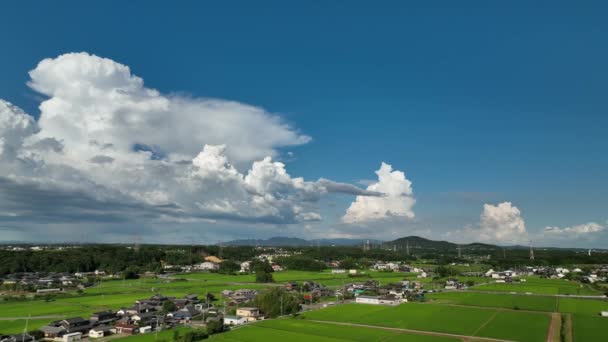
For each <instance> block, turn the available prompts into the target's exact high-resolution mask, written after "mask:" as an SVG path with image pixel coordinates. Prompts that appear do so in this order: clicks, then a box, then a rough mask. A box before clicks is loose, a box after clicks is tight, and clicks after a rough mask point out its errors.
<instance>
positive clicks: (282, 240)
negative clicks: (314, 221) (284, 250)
mask: <svg viewBox="0 0 608 342" xmlns="http://www.w3.org/2000/svg"><path fill="white" fill-rule="evenodd" d="M366 241H367V239H314V240H305V239H300V238H295V237H284V236H275V237H271V238H268V239H242V240H233V241H228V242H226V243H224V244H225V245H227V246H260V247H304V246H358V245H361V244H363V243H364V242H366ZM369 241H370V243H372V244H381V243H382V241H379V240H369Z"/></svg>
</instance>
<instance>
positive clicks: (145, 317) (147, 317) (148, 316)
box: [131, 312, 158, 326]
mask: <svg viewBox="0 0 608 342" xmlns="http://www.w3.org/2000/svg"><path fill="white" fill-rule="evenodd" d="M131 320H133V322H135V323H137V324H138V325H140V326H141V325H144V324H148V323H150V322H152V321H154V322H156V321H157V320H158V317H156V312H144V313H140V314H136V315H133V316H131Z"/></svg>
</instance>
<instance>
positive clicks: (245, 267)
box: [239, 261, 251, 273]
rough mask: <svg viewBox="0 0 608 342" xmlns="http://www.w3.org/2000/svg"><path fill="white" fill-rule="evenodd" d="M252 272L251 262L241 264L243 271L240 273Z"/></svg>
mask: <svg viewBox="0 0 608 342" xmlns="http://www.w3.org/2000/svg"><path fill="white" fill-rule="evenodd" d="M250 270H251V261H243V262H242V263H241V270H240V271H239V272H241V273H246V272H249V271H250Z"/></svg>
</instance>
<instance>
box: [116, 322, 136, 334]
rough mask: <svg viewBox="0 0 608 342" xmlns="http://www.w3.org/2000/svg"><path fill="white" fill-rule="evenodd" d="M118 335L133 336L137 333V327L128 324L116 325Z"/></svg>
mask: <svg viewBox="0 0 608 342" xmlns="http://www.w3.org/2000/svg"><path fill="white" fill-rule="evenodd" d="M114 327H115V328H116V333H117V334H126V335H133V334H135V333H136V332H137V326H136V325H133V324H127V323H116V325H115V326H114Z"/></svg>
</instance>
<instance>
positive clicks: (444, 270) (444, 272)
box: [435, 266, 460, 278]
mask: <svg viewBox="0 0 608 342" xmlns="http://www.w3.org/2000/svg"><path fill="white" fill-rule="evenodd" d="M435 272H436V273H437V274H438V275H439V277H441V278H445V277H450V276H457V275H459V274H460V272H458V270H457V269H455V268H452V267H447V266H437V268H435Z"/></svg>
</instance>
